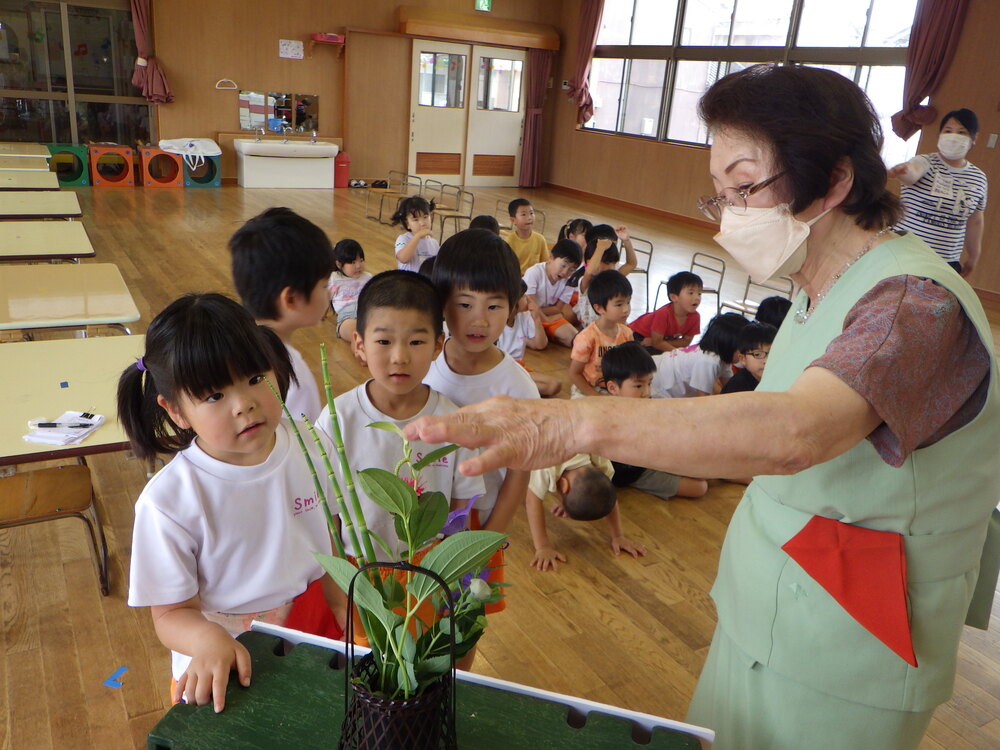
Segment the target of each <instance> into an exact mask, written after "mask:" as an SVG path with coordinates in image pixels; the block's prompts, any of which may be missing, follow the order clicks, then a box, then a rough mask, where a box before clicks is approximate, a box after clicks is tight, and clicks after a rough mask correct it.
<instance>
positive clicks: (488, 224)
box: [469, 214, 500, 234]
mask: <svg viewBox="0 0 1000 750" xmlns="http://www.w3.org/2000/svg"><path fill="white" fill-rule="evenodd" d="M469 229H489V230H490V231H491V232H493V233H494V234H500V223H499V222H498V221H497V220H496V218H495V217H493V216H490V215H489V214H479V216H477V217H475V218H474V219H473V220H472V221H470V222H469Z"/></svg>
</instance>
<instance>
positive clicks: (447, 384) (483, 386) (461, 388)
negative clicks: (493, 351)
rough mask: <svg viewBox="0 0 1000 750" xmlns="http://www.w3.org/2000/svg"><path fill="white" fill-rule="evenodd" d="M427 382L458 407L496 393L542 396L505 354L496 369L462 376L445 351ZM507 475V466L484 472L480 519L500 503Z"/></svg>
mask: <svg viewBox="0 0 1000 750" xmlns="http://www.w3.org/2000/svg"><path fill="white" fill-rule="evenodd" d="M424 382H425V383H426V384H427V385H429V386H430V387H431V388H433V389H434V390H435V391H438V392H439V393H443V394H444V395H445V396H447V397H448V398H450V399H451V400H452V401H454V402H455V403H456V404H457V405H458V406H468V405H469V404H477V403H479V402H480V401H485V400H486V399H488V398H491V397H493V396H511V397H512V398H539V395H538V388H537V387H536V386H535V383H534V381H533V380H532V379H531V376H530V375H529V374H528V371H527V370H525V369H524V368H523V367H521V365H519V364H518V363H517V362H515V361H514V359H513V357H511V356H510V355H509V354H507V353H504V355H503V359H502V360H501V361H500V362H499V363H498V364H497V366H496V367H494V368H493V369H492V370H489V371H487V372H484V373H481V374H480V375H459V374H458V373H457V372H455V371H454V370H452V369H451V367H449V366H448V362H447V361H446V360H445V356H444V351H442V352H441V354H439V355H438V356H437V359H435V360H434V361H433V362H431V369H430V371H429V372H428V373H427V377H425V378H424ZM506 476H507V470H506V469H494V470H493V471H490V472H488V473H486V474H484V475H483V479H485V480H486V494H485V495H484V496H483V497H482V498H480V499H479V500H477V501H476V504H475V505H474V506H473V507H475V508H478V509H479V513H480V520H481V521H482V522H483V523H485V522H486V519H487V518H489V514H490V513H492V512H493V506H494V505H496V502H497V494H498V493H499V492H500V485H502V484H503V480H504V477H506Z"/></svg>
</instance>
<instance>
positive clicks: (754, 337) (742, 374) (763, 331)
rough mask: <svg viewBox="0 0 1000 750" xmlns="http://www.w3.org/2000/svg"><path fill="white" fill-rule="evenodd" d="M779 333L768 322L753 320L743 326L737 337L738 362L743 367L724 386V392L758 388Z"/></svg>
mask: <svg viewBox="0 0 1000 750" xmlns="http://www.w3.org/2000/svg"><path fill="white" fill-rule="evenodd" d="M777 333H778V331H777V329H775V327H774V326H769V325H767V323H757V322H751V323H748V324H747V325H745V326H743V328H742V330H740V332H739V335H738V336H737V337H736V352H737V353H736V364H738V365H743V367H742V368H741V369H740V370H739V372H737V373H736V374H735V375H733V377H731V378H730V379H729V382H728V383H726V384H725V386H723V388H722V392H723V393H739V392H740V391H753V390H756V389H757V385H758V384H759V383H760V378H761V376H762V375H763V374H764V367H765V365H767V355H768V353H769V352H770V351H771V344H772V343H773V342H774V337H775V335H776V334H777Z"/></svg>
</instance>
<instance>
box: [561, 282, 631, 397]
mask: <svg viewBox="0 0 1000 750" xmlns="http://www.w3.org/2000/svg"><path fill="white" fill-rule="evenodd" d="M587 296H588V298H589V299H590V304H591V305H593V307H594V311H595V312H596V313H597V320H595V321H594V322H593V323H591V324H590V325H589V326H587V327H586V328H584V329H583V330H582V331H580V333H578V334H577V336H576V339H575V340H574V341H573V351H572V353H571V354H570V355H569V356H570V363H569V379H570V382H571V383H572V384H573V388H572V397H573V398H579V397H581V396H600V395H601V393H602V390H601V387H600V383H601V380H602V379H603V378H602V375H601V359H602V357H603V356H604V352H606V351H607V350H608V349H609V348H610V347H612V346H617V345H618V344H624V343H625V342H626V341H632V340H633V338H634V335H635V334H634V333H633V332H632V329H631V328H629V327H628V326H627V325H625V321H626V320H627V319H628V316H629V313H630V312H631V310H632V307H631V303H632V285H631V284H630V283H629V281H628V279H626V278H625V277H624V276H622V275H621V274H620V273H619V272H618V271H601V272H600V273H599V274H597V275H596V276H595V277H594V278H593V280H592V281H591V282H590V287H589V288H588V289H587Z"/></svg>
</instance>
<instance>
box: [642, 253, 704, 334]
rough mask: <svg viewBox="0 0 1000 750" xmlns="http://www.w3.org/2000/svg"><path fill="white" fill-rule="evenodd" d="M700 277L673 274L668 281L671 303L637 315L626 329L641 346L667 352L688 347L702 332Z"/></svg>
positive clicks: (692, 274)
mask: <svg viewBox="0 0 1000 750" xmlns="http://www.w3.org/2000/svg"><path fill="white" fill-rule="evenodd" d="M701 288H702V282H701V277H700V276H698V274H694V273H691V272H690V271H681V272H680V273H675V274H674V275H673V276H671V277H670V278H669V279H667V296H668V297H669V298H670V302H669V303H668V304H666V305H664V306H663V307H660V308H658V309H657V310H655V311H653V312H651V313H646V314H645V315H640V316H639V317H638V318H636V319H635V320H633V321H632V322H631V323H630V324H629V326H630V327H631V328H632V330H633V331H635V332H636V333H638V334H639V335H640V336H642V343H643V346H648V347H650V348H651V349H654V350H655V351H653V352H651V353H652V354H655V353H656V352H657V351H660V352H669V351H671V350H673V349H683V348H684V347H685V346H690V345H691V341H692V339H693V338H694V337H695V336H697V335H698V334H699V333H700V332H701V317H700V316H699V315H698V305H700V304H701Z"/></svg>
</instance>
